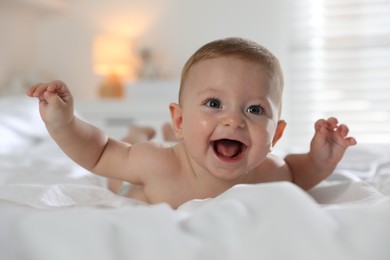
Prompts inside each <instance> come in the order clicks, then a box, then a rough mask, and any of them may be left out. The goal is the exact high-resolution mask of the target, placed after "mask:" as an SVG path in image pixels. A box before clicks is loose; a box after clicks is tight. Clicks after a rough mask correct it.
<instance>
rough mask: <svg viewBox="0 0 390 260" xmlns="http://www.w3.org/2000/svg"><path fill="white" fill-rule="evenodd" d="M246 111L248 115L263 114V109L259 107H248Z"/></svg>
mask: <svg viewBox="0 0 390 260" xmlns="http://www.w3.org/2000/svg"><path fill="white" fill-rule="evenodd" d="M246 111H247V112H248V113H251V114H255V115H261V114H264V109H263V108H262V107H261V106H259V105H256V106H250V107H248V109H247V110H246Z"/></svg>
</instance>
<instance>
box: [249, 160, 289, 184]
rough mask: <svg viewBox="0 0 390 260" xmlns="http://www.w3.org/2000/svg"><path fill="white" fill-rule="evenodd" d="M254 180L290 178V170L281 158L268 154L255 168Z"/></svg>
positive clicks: (265, 180) (267, 180)
mask: <svg viewBox="0 0 390 260" xmlns="http://www.w3.org/2000/svg"><path fill="white" fill-rule="evenodd" d="M254 175H255V177H254V179H255V182H269V181H281V180H290V179H291V177H290V171H289V168H288V166H287V164H286V162H285V160H284V159H283V158H281V157H280V156H277V155H275V154H268V155H267V157H266V158H265V159H264V161H263V162H262V163H261V164H260V165H259V166H258V167H257V168H256V169H255V173H254Z"/></svg>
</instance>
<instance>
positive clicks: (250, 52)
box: [27, 38, 356, 208]
mask: <svg viewBox="0 0 390 260" xmlns="http://www.w3.org/2000/svg"><path fill="white" fill-rule="evenodd" d="M282 92H283V75H282V71H281V68H280V64H279V61H278V59H277V58H276V57H275V56H274V55H273V54H272V53H271V52H269V51H268V50H267V49H265V48H264V47H262V46H260V45H259V44H257V43H255V42H253V41H250V40H246V39H242V38H226V39H221V40H216V41H213V42H210V43H208V44H206V45H204V46H203V47H201V48H200V49H199V50H197V51H196V52H195V53H194V54H193V55H192V56H191V57H190V59H189V60H188V61H187V63H186V64H185V66H184V68H183V71H182V76H181V83H180V91H179V102H178V103H171V104H170V105H169V109H170V113H171V118H172V127H173V130H174V132H175V136H176V139H177V140H178V141H177V142H176V143H175V144H174V145H170V146H167V145H163V144H158V143H156V142H149V141H145V142H140V143H135V144H129V143H127V142H123V141H118V140H114V139H111V138H109V137H107V135H106V134H105V133H104V132H103V131H101V130H99V129H98V128H96V127H94V126H92V125H89V124H88V123H86V122H84V121H82V120H80V119H79V118H77V117H76V116H75V115H74V108H73V97H72V95H71V93H70V91H69V89H68V88H67V86H66V85H65V84H64V83H63V82H61V81H53V82H49V83H44V84H36V85H34V86H32V87H31V88H30V89H29V90H28V91H27V95H28V96H31V97H36V98H38V99H39V109H40V114H41V117H42V119H43V121H44V122H45V124H46V127H47V129H48V131H49V133H50V135H51V136H52V138H53V139H54V140H55V141H56V142H57V144H58V145H59V146H60V147H61V149H62V150H63V151H64V152H65V153H66V154H67V155H68V156H69V157H70V158H72V159H73V160H74V161H75V162H77V163H78V164H79V165H81V166H82V167H84V168H86V169H87V170H89V171H91V172H93V173H95V174H98V175H102V176H105V177H108V178H113V179H119V180H122V181H126V182H129V183H132V184H134V185H133V188H132V190H131V192H130V193H129V196H130V197H132V198H134V199H138V200H141V201H145V202H147V203H151V204H155V203H162V202H165V203H168V204H169V205H171V206H172V207H173V208H177V207H178V206H180V205H181V204H183V203H184V202H186V201H189V200H191V199H204V198H211V197H215V196H218V195H219V194H221V193H222V192H224V191H226V190H227V189H229V188H231V187H232V186H234V185H236V184H240V183H244V184H251V183H264V182H274V181H290V182H293V183H295V184H296V185H298V186H300V187H301V188H302V189H305V190H307V189H310V188H312V187H314V186H315V185H316V184H318V183H319V182H320V181H322V180H323V179H324V178H326V177H328V176H329V175H330V174H331V173H332V172H333V170H334V169H335V167H336V165H337V164H338V162H339V161H340V160H341V158H342V157H343V155H344V152H345V150H346V149H347V148H348V147H349V146H351V145H355V144H356V141H355V139H354V138H353V137H348V136H347V135H348V128H347V126H345V125H339V124H338V122H337V119H335V118H329V119H327V120H325V119H320V120H318V121H317V122H316V123H315V134H314V137H313V139H312V141H311V145H310V151H309V152H308V153H304V154H290V155H287V156H286V157H285V158H284V159H282V158H278V157H277V156H275V155H273V154H271V153H270V152H271V150H272V148H273V146H275V144H276V143H277V142H278V141H279V139H280V138H281V137H282V134H283V131H284V128H285V126H286V123H285V121H283V120H281V119H280V115H281V107H282Z"/></svg>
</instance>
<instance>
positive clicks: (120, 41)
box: [93, 35, 132, 97]
mask: <svg viewBox="0 0 390 260" xmlns="http://www.w3.org/2000/svg"><path fill="white" fill-rule="evenodd" d="M93 49H94V50H93V55H94V70H95V72H96V73H97V74H98V75H102V76H104V80H103V82H102V83H101V85H100V89H99V92H100V96H101V97H122V96H123V93H124V90H123V78H124V77H125V76H129V75H130V74H131V72H132V71H131V70H132V66H131V65H132V60H131V59H132V53H131V49H130V43H129V41H128V40H127V39H126V38H121V37H117V36H110V35H101V36H98V37H96V39H95V41H94V48H93Z"/></svg>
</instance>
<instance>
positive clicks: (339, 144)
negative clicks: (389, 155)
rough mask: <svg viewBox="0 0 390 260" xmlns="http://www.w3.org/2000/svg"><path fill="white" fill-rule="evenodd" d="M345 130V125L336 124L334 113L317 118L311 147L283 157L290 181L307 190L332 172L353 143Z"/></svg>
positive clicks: (353, 139) (353, 140) (346, 128)
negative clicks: (326, 116)
mask: <svg viewBox="0 0 390 260" xmlns="http://www.w3.org/2000/svg"><path fill="white" fill-rule="evenodd" d="M348 132H349V130H348V127H347V126H346V125H343V124H341V125H339V124H338V121H337V119H336V118H334V117H331V118H329V119H327V120H325V119H320V120H318V121H317V122H316V123H315V135H314V137H313V139H312V141H311V144H310V151H309V152H308V153H306V154H290V155H287V156H286V158H285V161H286V162H287V164H288V165H289V168H290V170H291V172H292V178H293V182H294V183H296V184H297V185H298V186H300V187H301V188H303V189H305V190H308V189H310V188H312V187H314V186H315V185H317V184H318V183H319V182H321V181H322V180H324V179H325V178H326V177H328V176H329V175H331V174H332V173H333V171H334V169H335V168H336V166H337V164H338V163H339V162H340V161H341V159H342V158H343V156H344V153H345V151H346V150H347V149H348V147H350V146H352V145H355V144H356V140H355V138H353V137H348V136H347V135H348Z"/></svg>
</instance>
